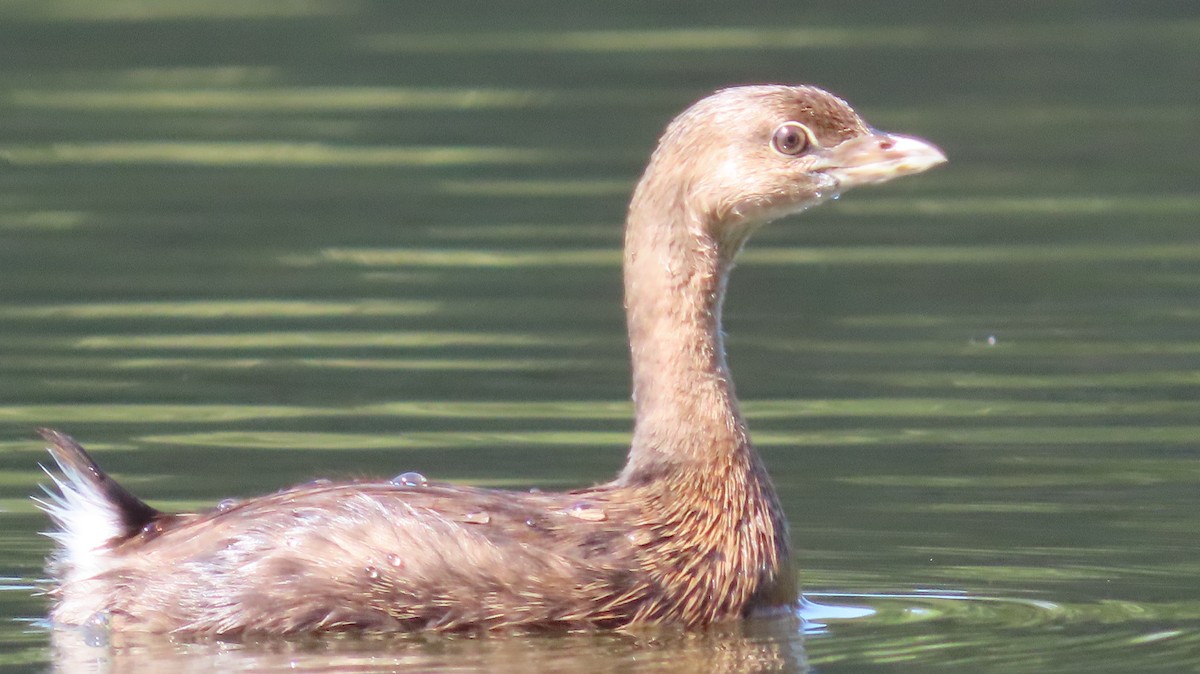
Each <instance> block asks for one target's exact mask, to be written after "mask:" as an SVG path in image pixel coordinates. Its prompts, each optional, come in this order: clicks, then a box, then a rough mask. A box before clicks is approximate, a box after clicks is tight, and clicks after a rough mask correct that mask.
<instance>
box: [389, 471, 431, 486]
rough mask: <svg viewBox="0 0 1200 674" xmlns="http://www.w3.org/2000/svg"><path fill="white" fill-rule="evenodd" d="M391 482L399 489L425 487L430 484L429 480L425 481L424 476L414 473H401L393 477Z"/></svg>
mask: <svg viewBox="0 0 1200 674" xmlns="http://www.w3.org/2000/svg"><path fill="white" fill-rule="evenodd" d="M391 482H392V484H394V485H396V486H397V487H424V486H425V485H427V484H429V480H427V479H425V476H424V475H422V474H420V473H417V472H414V471H409V472H407V473H400V474H399V475H397V476H396V477H393V478H392V479H391Z"/></svg>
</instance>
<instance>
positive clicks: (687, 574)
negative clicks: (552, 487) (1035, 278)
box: [40, 85, 945, 636]
mask: <svg viewBox="0 0 1200 674" xmlns="http://www.w3.org/2000/svg"><path fill="white" fill-rule="evenodd" d="M944 161H945V156H944V155H943V154H942V153H941V151H940V150H938V149H937V148H936V147H934V146H933V145H931V144H929V143H927V142H925V141H923V140H920V139H917V138H911V137H906V136H898V135H892V134H887V133H883V132H879V131H875V130H873V129H871V128H870V127H869V126H867V125H866V124H865V123H864V122H863V120H862V119H860V118H859V116H858V115H856V114H855V112H854V111H853V110H852V109H851V108H850V106H849V105H847V104H846V103H845V102H844V101H842V100H841V99H839V98H837V97H835V96H833V95H832V94H829V93H827V92H825V91H822V90H821V89H818V88H815V87H811V86H781V85H764V86H746V87H736V88H731V89H725V90H722V91H718V92H717V93H715V94H713V95H711V96H709V97H707V98H704V99H703V100H701V101H699V102H697V103H696V104H694V105H693V106H692V107H691V108H689V109H688V110H686V111H685V112H683V113H682V114H681V115H679V116H678V117H677V118H675V120H674V121H672V122H671V123H670V125H669V126H668V127H667V129H666V131H665V133H664V134H663V136H662V138H661V139H660V141H659V144H658V147H657V149H656V150H655V152H654V154H653V156H652V157H651V159H650V163H649V166H648V167H647V168H646V171H645V174H644V175H643V176H642V178H641V181H640V182H639V183H638V185H637V188H636V189H635V190H634V193H633V199H632V202H631V204H630V207H629V212H628V217H627V221H626V228H625V256H624V278H625V308H626V312H627V318H628V328H629V345H630V352H631V356H632V364H633V400H634V408H635V419H634V429H633V439H632V444H631V447H630V449H629V458H628V462H627V464H626V465H625V467H624V469H623V470H622V471H621V473H620V474H619V475H618V476H617V478H616V479H615V480H613V481H612V482H608V483H605V484H601V485H599V486H595V487H592V488H589V489H582V490H579V491H573V492H567V493H525V492H513V491H501V490H489V489H479V488H472V487H462V486H455V485H449V484H439V483H433V482H426V481H425V480H424V479H423V478H420V477H419V476H410V477H409V479H398V480H393V481H379V482H369V481H363V482H348V483H311V484H306V485H301V486H296V487H292V488H289V489H285V490H283V491H280V492H277V493H275V494H271V495H268V496H263V497H259V498H253V499H248V500H244V501H240V502H237V503H235V504H232V505H230V504H229V503H224V504H222V505H221V506H219V507H217V508H215V509H213V510H209V511H207V512H199V513H183V514H167V513H161V512H159V511H157V510H155V509H154V508H152V507H150V506H149V505H147V504H146V503H144V502H142V501H141V500H140V499H138V498H137V497H135V496H134V495H133V494H131V493H130V492H129V491H127V490H126V489H124V488H123V487H121V486H120V485H118V484H117V483H116V482H115V481H114V480H113V479H111V478H110V477H109V476H108V475H106V474H105V473H104V471H103V470H101V469H100V467H99V466H98V465H97V464H96V463H95V462H94V461H93V460H92V458H91V457H90V456H88V454H87V452H85V451H84V449H83V448H82V447H80V446H79V445H78V444H77V443H76V442H75V441H74V440H73V439H71V438H70V437H69V436H66V435H64V434H61V433H58V432H56V431H52V430H46V429H42V430H41V431H40V433H41V434H42V436H43V437H45V438H46V440H48V441H49V442H50V443H51V445H52V446H51V447H49V451H50V452H51V454H52V455H53V457H54V460H55V461H56V463H57V465H58V471H57V472H56V473H51V478H52V479H53V481H54V485H55V487H56V489H47V490H46V491H47V494H48V495H49V497H48V498H47V499H45V500H43V501H40V505H41V507H42V508H43V509H44V510H45V511H46V512H48V513H49V515H50V516H51V518H53V520H54V522H55V523H56V525H57V531H55V532H53V533H51V534H50V536H51V537H52V538H54V540H55V541H56V542H57V548H56V551H55V552H54V553H53V554H52V556H51V559H50V562H49V567H50V572H51V575H52V576H53V578H54V579H55V582H56V584H55V586H54V587H53V589H51V590H50V591H49V594H50V595H51V596H52V598H53V602H54V603H53V608H52V609H51V614H50V615H51V618H52V620H53V621H54V622H56V623H60V624H67V625H82V624H97V623H99V624H106V625H107V626H108V627H109V629H112V630H129V631H144V632H161V633H175V634H183V635H192V636H221V635H225V636H236V635H243V634H293V633H304V632H320V631H364V632H372V631H408V630H440V631H451V630H479V631H485V630H494V629H502V628H528V629H542V628H552V629H594V628H615V627H622V626H630V625H641V624H675V625H681V626H685V627H697V626H703V625H707V624H711V623H714V622H718V621H726V620H732V619H737V618H741V617H744V616H748V615H752V614H760V613H766V612H771V611H778V610H787V609H789V608H791V607H794V606H795V604H796V602H797V600H798V596H797V590H796V587H795V582H794V574H793V570H792V568H791V566H790V561H789V541H788V531H787V522H786V520H785V518H784V513H783V511H782V509H781V508H780V505H779V501H778V499H777V497H776V494H775V490H774V487H773V486H772V484H771V481H770V478H769V477H768V476H767V473H766V471H765V469H764V468H763V465H762V463H761V462H760V460H759V457H758V455H757V454H756V453H755V451H754V448H753V446H752V445H751V443H750V437H749V434H748V432H747V429H746V424H745V422H744V421H743V419H742V416H741V414H740V412H739V411H738V405H737V400H736V398H735V396H734V389H733V383H732V381H731V379H730V375H729V369H728V367H727V365H726V362H725V352H724V346H723V338H722V332H721V305H722V300H723V298H724V294H725V286H726V280H727V278H728V274H729V272H730V270H731V269H732V267H733V261H734V257H735V256H736V254H737V253H738V251H739V250H740V249H741V247H742V244H743V243H744V242H745V241H746V238H747V236H748V235H749V234H750V233H751V232H752V231H753V230H754V229H755V228H756V227H758V226H759V225H761V224H763V223H765V222H767V221H769V220H773V219H776V218H779V217H781V216H784V215H787V214H790V213H795V212H798V211H802V210H804V209H806V208H809V207H811V206H814V205H816V204H818V203H820V202H822V201H825V200H827V199H830V198H832V197H834V196H836V195H838V194H839V193H840V192H842V191H845V190H846V189H849V188H851V187H855V186H857V185H863V184H869V183H880V182H884V181H887V180H891V179H893V178H896V177H899V176H903V175H908V174H913V173H918V172H921V171H924V170H926V169H928V168H931V167H933V166H935V165H937V164H940V163H942V162H944Z"/></svg>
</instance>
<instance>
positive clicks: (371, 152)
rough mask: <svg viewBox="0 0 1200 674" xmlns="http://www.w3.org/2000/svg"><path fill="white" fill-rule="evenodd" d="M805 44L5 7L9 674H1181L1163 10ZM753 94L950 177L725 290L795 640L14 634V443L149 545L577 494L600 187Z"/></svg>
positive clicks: (327, 8)
mask: <svg viewBox="0 0 1200 674" xmlns="http://www.w3.org/2000/svg"><path fill="white" fill-rule="evenodd" d="M803 14H804V16H803V17H799V16H798V15H797V14H796V12H795V7H794V6H793V5H792V4H788V3H774V2H768V3H765V4H760V5H746V4H745V3H697V4H695V5H694V6H691V7H690V8H689V12H688V13H687V15H686V16H680V15H677V13H673V12H671V13H662V12H658V10H655V9H653V8H652V7H650V6H648V5H646V4H645V3H627V4H626V5H611V4H608V5H604V6H603V7H601V6H599V5H588V4H586V3H551V2H540V1H535V2H533V3H532V4H529V5H528V6H527V7H526V8H525V9H524V10H523V11H521V12H513V11H512V7H511V5H510V4H508V3H475V4H473V5H472V6H471V7H470V8H462V9H454V8H446V7H443V6H441V5H430V4H429V3H413V2H394V3H377V2H359V1H349V2H347V1H334V0H273V1H272V2H244V1H241V0H238V1H233V0H215V1H212V2H205V3H196V2H191V1H187V2H185V1H183V0H124V1H122V2H94V1H88V0H43V1H40V2H23V3H6V4H4V5H2V6H0V19H2V21H0V38H3V39H0V58H2V59H3V62H4V63H5V64H6V67H5V69H4V70H3V72H0V98H2V99H3V101H4V104H3V105H0V421H2V422H3V428H5V429H6V434H5V435H4V436H3V437H2V438H0V613H2V614H3V615H4V616H7V617H9V618H10V619H8V620H4V621H0V670H2V671H4V672H10V671H11V672H17V671H44V670H45V669H46V667H47V665H48V663H52V666H53V667H54V668H56V669H57V670H58V671H64V672H66V671H70V672H76V671H84V672H86V671H97V672H100V671H103V672H113V671H138V670H146V671H155V672H159V671H204V672H210V671H255V672H259V671H276V670H277V671H296V670H302V671H303V670H306V671H380V670H384V671H387V670H393V669H413V670H419V671H518V670H519V671H522V672H524V671H540V670H545V671H564V672H566V671H587V672H606V671H613V672H627V671H651V672H653V671H686V672H694V671H706V672H707V671H717V672H760V671H761V672H802V671H809V670H810V669H811V670H815V671H819V672H823V673H825V674H828V673H831V672H841V671H845V672H862V671H881V672H882V671H888V672H891V671H922V672H924V671H947V672H1004V673H1005V674H1011V673H1023V672H1028V673H1034V672H1036V673H1038V674H1042V673H1045V672H1082V671H1087V672H1098V671H1122V672H1128V671H1138V672H1144V671H1163V672H1180V671H1192V670H1196V669H1197V668H1200V660H1198V659H1197V658H1198V657H1200V656H1197V653H1200V644H1197V636H1196V635H1197V634H1200V588H1198V586H1197V583H1196V581H1195V579H1196V578H1198V577H1200V562H1198V561H1197V560H1196V554H1195V544H1194V542H1193V541H1194V539H1195V529H1196V522H1197V521H1198V518H1200V499H1197V498H1196V493H1197V489H1200V469H1198V468H1197V466H1200V462H1198V461H1197V458H1198V457H1200V422H1198V421H1197V420H1198V419H1200V365H1198V362H1200V361H1197V356H1198V355H1200V340H1198V339H1197V335H1198V334H1200V303H1197V300H1196V298H1197V290H1200V269H1198V268H1197V264H1196V263H1197V261H1200V246H1198V245H1197V241H1196V236H1195V226H1196V222H1197V221H1198V220H1200V197H1197V195H1196V190H1195V186H1196V177H1197V175H1200V163H1198V162H1200V160H1198V158H1197V154H1196V152H1195V148H1194V143H1189V142H1187V141H1188V140H1190V139H1191V138H1192V137H1193V136H1194V135H1195V132H1194V130H1195V128H1197V125H1198V124H1200V112H1198V111H1200V98H1198V95H1200V93H1198V92H1200V90H1197V89H1196V87H1194V86H1181V83H1190V82H1192V81H1193V80H1194V79H1195V73H1196V72H1197V70H1198V69H1200V53H1198V52H1197V50H1196V48H1195V45H1196V44H1197V41H1198V40H1200V20H1198V19H1197V17H1196V13H1195V10H1194V8H1193V7H1191V6H1190V5H1188V4H1187V3H1174V4H1172V3H1126V4H1125V5H1121V6H1118V5H1116V4H1113V3H1108V4H1105V5H1104V6H1103V7H1101V6H1100V5H1099V4H1097V3H1087V2H1084V3H1042V4H1040V5H1038V4H1035V3H1025V4H1023V5H1019V6H1015V5H1011V4H1007V5H1003V6H1001V5H994V6H993V5H989V4H987V3H959V4H953V3H951V4H949V5H945V4H939V5H937V6H936V7H935V5H933V4H930V3H926V4H925V5H922V4H921V3H911V2H900V3H891V4H888V3H876V4H872V5H870V6H867V5H855V4H853V3H844V2H832V1H828V2H826V1H822V0H818V1H814V2H809V3H806V4H805V7H804V12H803ZM781 17H786V19H781ZM750 81H812V82H816V83H818V84H823V85H826V86H828V87H830V88H831V89H833V90H835V91H840V92H842V93H844V94H845V95H846V96H847V97H848V98H849V99H850V100H853V101H855V102H856V103H857V104H858V105H860V106H861V107H862V108H863V110H864V112H865V113H867V115H868V117H869V118H870V119H872V120H873V121H875V122H877V123H879V124H880V125H881V126H882V127H884V128H897V129H904V130H906V131H909V132H911V133H914V134H917V135H921V136H924V137H929V138H932V139H935V140H936V141H937V142H938V143H939V144H940V145H942V146H943V147H944V148H945V149H946V150H947V152H948V154H949V156H950V157H951V164H950V166H949V167H948V168H947V169H946V170H943V171H940V172H938V173H935V174H932V175H930V176H928V177H923V178H922V179H921V180H919V181H916V180H914V181H911V182H908V183H901V184H897V185H890V186H886V187H884V188H881V189H879V190H874V191H871V192H864V193H862V194H853V195H850V196H848V197H847V198H846V199H843V200H841V201H839V202H837V203H836V204H829V205H827V206H825V207H822V208H821V209H819V210H816V211H814V212H812V213H807V214H805V215H804V216H802V217H799V218H796V219H794V221H787V222H782V223H779V224H778V225H776V226H774V227H771V228H767V229H766V230H764V231H763V232H761V233H760V234H759V235H758V236H757V238H756V240H754V241H752V242H751V244H750V247H749V248H748V250H747V251H746V255H745V257H744V258H743V259H742V265H741V267H740V268H739V270H738V272H737V274H736V275H735V277H734V279H733V281H732V283H731V287H730V298H729V306H728V308H727V310H726V313H727V316H726V322H727V327H728V329H729V331H730V336H729V348H730V361H731V365H732V367H733V370H734V372H735V374H736V377H737V383H738V391H739V394H740V395H741V397H742V398H743V400H744V405H743V409H744V412H745V414H746V416H747V418H748V419H749V422H750V424H751V427H752V429H753V432H754V437H755V440H756V442H757V444H758V445H759V446H760V447H761V448H762V450H763V453H764V455H765V461H766V462H767V464H768V466H769V467H770V469H771V471H772V474H773V476H774V478H775V480H776V482H777V484H778V486H779V488H780V491H781V499H782V501H783V504H784V507H785V509H786V510H787V512H788V513H789V515H790V517H791V522H792V535H793V537H794V539H795V544H796V545H795V547H796V549H797V559H796V563H797V573H798V574H799V577H800V579H801V584H802V585H803V587H805V588H806V592H807V598H808V603H807V604H806V605H805V606H804V607H803V608H802V610H801V611H800V615H799V617H797V618H789V619H784V620H770V621H751V622H749V623H746V624H744V625H734V626H725V627H721V628H718V629H714V630H712V631H709V632H704V633H700V634H677V633H661V632H660V633H646V634H597V635H572V636H561V635H534V636H505V637H489V638H470V637H431V636H402V637H393V638H389V639H352V638H333V639H323V640H278V641H266V642H261V643H206V644H182V643H175V642H173V641H171V640H169V639H137V638H133V639H130V638H129V637H128V636H117V637H114V639H116V640H117V641H116V642H115V643H111V644H108V645H104V646H89V645H88V644H87V641H88V640H92V641H95V640H96V637H97V635H96V634H81V633H79V632H78V631H71V630H67V631H51V630H50V629H48V628H47V627H45V626H44V625H42V624H40V623H39V622H38V620H39V619H40V618H41V617H42V616H44V615H45V599H44V597H40V596H37V595H36V594H35V592H34V588H36V587H37V586H38V585H39V584H40V582H41V581H40V579H41V578H42V575H43V571H42V564H43V558H44V556H45V554H46V551H47V549H48V542H47V541H46V540H45V539H44V538H43V537H40V536H38V535H37V532H38V531H40V530H43V529H45V527H46V526H47V524H46V522H45V520H44V518H43V517H42V516H41V515H40V514H39V513H36V512H35V511H34V508H33V506H32V504H31V503H30V501H29V499H28V496H29V494H31V493H34V492H35V491H36V484H37V483H38V482H39V481H41V480H43V479H44V478H43V476H42V474H41V473H40V472H39V470H38V467H37V466H38V463H39V462H44V461H45V460H46V457H45V455H44V453H43V451H42V450H41V448H40V445H39V443H37V442H35V441H33V440H31V439H30V438H31V436H32V432H31V429H32V428H33V427H35V426H40V425H54V426H58V427H62V428H63V429H64V430H67V431H70V432H72V433H73V434H75V435H76V436H78V437H79V438H80V439H81V440H84V441H85V442H86V444H87V445H88V446H89V448H91V449H93V450H94V451H95V452H96V454H97V456H98V457H99V459H100V460H101V462H102V463H103V464H104V465H105V466H106V467H109V468H111V469H112V471H113V472H114V473H115V474H116V475H117V476H118V477H119V478H120V479H121V480H122V481H123V482H124V483H127V484H128V485H130V487H131V488H133V489H134V490H135V491H137V492H138V493H139V494H141V495H143V496H145V497H146V498H147V499H148V500H149V501H151V502H152V503H153V504H154V505H157V506H160V507H163V508H168V509H170V508H197V507H211V506H212V505H213V504H216V503H218V502H220V501H221V500H222V499H224V498H230V497H233V498H240V497H243V496H248V495H253V494H260V493H264V492H271V491H274V490H276V489H278V488H280V487H282V486H284V485H287V484H290V483H297V482H303V481H306V480H308V479H311V478H313V477H325V476H328V477H345V476H349V477H362V476H376V477H381V478H385V479H386V477H388V476H391V475H397V474H399V473H402V472H406V471H415V472H420V473H421V474H423V475H428V476H429V477H430V479H436V480H448V481H452V482H458V483H470V484H483V485H490V486H502V487H509V488H514V489H529V488H531V487H537V488H544V489H558V488H569V487H576V486H582V485H588V484H592V483H596V482H600V481H603V480H606V479H609V478H610V477H611V475H612V474H613V473H614V472H615V471H616V470H617V468H618V467H619V465H620V463H621V460H622V457H623V454H624V449H625V447H626V446H627V443H628V434H629V415H630V405H629V402H628V381H627V379H628V366H627V364H626V353H625V343H624V334H623V323H622V315H621V310H620V295H621V285H620V280H619V252H618V250H619V246H620V242H621V232H620V227H619V223H620V221H621V218H622V215H623V212H624V209H625V203H626V200H627V198H628V192H629V190H630V188H631V186H632V184H633V181H634V179H635V178H636V176H637V173H638V171H639V170H640V168H641V166H642V165H643V163H644V161H645V158H646V155H647V153H648V152H649V149H650V146H651V143H652V141H653V138H654V135H655V134H656V133H658V131H659V130H660V129H661V127H662V125H663V123H665V121H666V120H667V119H668V118H669V117H670V116H671V115H672V114H674V113H675V112H677V111H678V110H679V109H681V108H682V107H683V106H684V105H685V104H686V103H687V102H688V101H690V100H693V99H695V98H697V97H698V96H699V95H701V94H702V93H705V92H706V91H708V90H711V89H713V88H717V87H719V86H724V85H728V84H732V83H739V82H750ZM99 636H100V637H101V641H103V640H104V639H103V637H104V636H105V635H103V634H101V635H99Z"/></svg>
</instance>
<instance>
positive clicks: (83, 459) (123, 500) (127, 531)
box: [37, 428, 160, 538]
mask: <svg viewBox="0 0 1200 674" xmlns="http://www.w3.org/2000/svg"><path fill="white" fill-rule="evenodd" d="M37 432H38V434H39V435H41V436H42V437H43V438H45V439H46V440H47V441H48V442H50V443H51V446H49V447H47V448H46V449H47V450H49V451H50V455H51V456H52V457H54V462H55V463H57V464H58V470H59V473H60V475H59V476H56V475H54V474H52V473H50V471H47V473H50V478H51V479H52V480H54V484H55V486H57V487H58V492H59V493H58V494H54V493H52V492H50V491H48V490H47V494H48V495H49V496H50V502H49V503H47V502H42V507H43V508H44V509H45V510H46V511H47V512H49V513H50V515H51V516H52V517H54V519H55V520H57V521H58V523H59V525H60V526H61V527H63V528H64V529H66V530H69V529H71V528H72V527H71V525H72V524H73V522H71V521H70V520H71V517H70V514H71V513H72V511H74V510H78V509H80V508H84V507H88V508H101V509H103V510H105V511H106V512H105V513H104V515H106V516H107V517H105V519H107V520H108V521H109V522H110V523H112V524H113V525H115V527H116V528H117V531H110V532H109V534H110V535H113V534H115V535H114V536H111V537H113V538H125V537H128V536H132V535H134V534H136V533H137V532H139V531H141V529H142V527H144V526H146V525H147V524H149V523H150V522H151V521H153V520H154V519H155V518H157V517H159V516H160V513H159V512H158V511H157V510H155V509H154V508H151V507H150V506H148V505H146V503H145V502H143V501H142V500H141V499H139V498H138V497H136V496H134V495H133V494H131V493H129V491H128V490H127V489H125V488H124V487H122V486H121V485H119V484H117V481H116V480H114V479H112V478H111V477H109V476H108V474H107V473H105V472H104V470H103V469H101V468H100V466H99V465H98V464H97V463H96V462H95V461H94V460H93V459H92V457H91V456H89V455H88V453H87V451H86V450H84V448H83V447H81V446H80V445H79V443H78V442H75V439H74V438H72V437H71V436H69V435H67V434H65V433H59V432H58V431H55V430H52V429H49V428H39V429H37ZM76 519H77V518H76Z"/></svg>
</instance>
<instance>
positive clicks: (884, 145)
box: [879, 139, 896, 150]
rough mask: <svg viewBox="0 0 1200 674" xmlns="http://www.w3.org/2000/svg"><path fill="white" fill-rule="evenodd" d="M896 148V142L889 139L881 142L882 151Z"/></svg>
mask: <svg viewBox="0 0 1200 674" xmlns="http://www.w3.org/2000/svg"><path fill="white" fill-rule="evenodd" d="M894 147H896V141H894V140H891V139H888V140H881V141H879V149H880V150H890V149H892V148H894Z"/></svg>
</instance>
